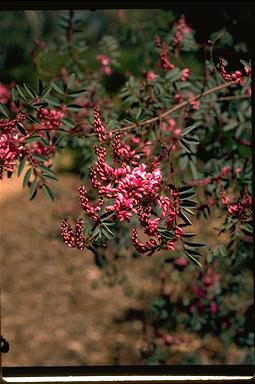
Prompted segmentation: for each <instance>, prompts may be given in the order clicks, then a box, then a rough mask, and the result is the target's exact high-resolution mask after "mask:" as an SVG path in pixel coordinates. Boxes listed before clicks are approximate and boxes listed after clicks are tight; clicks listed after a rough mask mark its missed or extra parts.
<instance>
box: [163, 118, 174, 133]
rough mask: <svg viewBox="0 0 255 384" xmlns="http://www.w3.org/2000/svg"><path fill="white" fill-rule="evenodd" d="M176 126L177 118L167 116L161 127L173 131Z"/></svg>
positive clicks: (166, 130)
mask: <svg viewBox="0 0 255 384" xmlns="http://www.w3.org/2000/svg"><path fill="white" fill-rule="evenodd" d="M174 126H175V120H174V119H168V118H166V119H165V120H164V121H163V122H161V124H160V127H161V128H162V129H163V131H165V132H171V131H172V130H173V128H174Z"/></svg>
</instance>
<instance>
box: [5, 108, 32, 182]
mask: <svg viewBox="0 0 255 384" xmlns="http://www.w3.org/2000/svg"><path fill="white" fill-rule="evenodd" d="M25 118H26V115H25V114H22V113H20V114H19V115H18V116H17V117H16V118H15V119H11V120H8V119H1V120H0V133H1V136H0V179H2V178H3V174H4V172H13V171H14V167H15V164H16V159H17V158H18V157H19V154H20V147H22V143H21V137H20V136H21V135H20V134H18V133H17V130H16V128H15V126H16V124H17V123H19V124H21V125H22V122H23V121H24V120H25Z"/></svg>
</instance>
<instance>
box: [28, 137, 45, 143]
mask: <svg viewBox="0 0 255 384" xmlns="http://www.w3.org/2000/svg"><path fill="white" fill-rule="evenodd" d="M41 139H42V138H41V137H40V136H33V137H29V138H28V139H25V144H28V143H34V142H36V141H40V140H41Z"/></svg>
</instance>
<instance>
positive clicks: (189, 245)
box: [184, 241, 205, 248]
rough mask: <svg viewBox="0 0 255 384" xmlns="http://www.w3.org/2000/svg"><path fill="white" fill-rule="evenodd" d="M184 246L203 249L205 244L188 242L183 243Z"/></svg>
mask: <svg viewBox="0 0 255 384" xmlns="http://www.w3.org/2000/svg"><path fill="white" fill-rule="evenodd" d="M184 244H185V245H187V246H188V247H192V248H199V247H205V244H200V243H190V242H189V241H185V242H184Z"/></svg>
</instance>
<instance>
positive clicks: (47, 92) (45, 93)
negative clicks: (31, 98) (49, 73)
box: [40, 85, 51, 98]
mask: <svg viewBox="0 0 255 384" xmlns="http://www.w3.org/2000/svg"><path fill="white" fill-rule="evenodd" d="M50 91H51V85H49V86H48V87H46V88H45V90H44V91H43V92H42V94H41V95H40V97H41V98H44V97H45V96H47V95H48V94H49V93H50Z"/></svg>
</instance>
